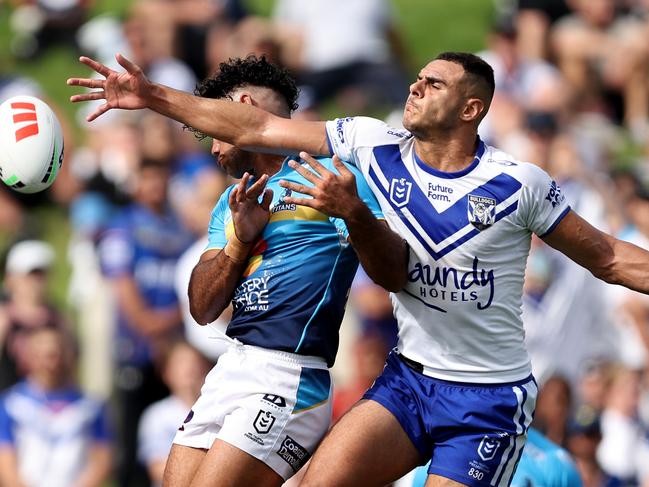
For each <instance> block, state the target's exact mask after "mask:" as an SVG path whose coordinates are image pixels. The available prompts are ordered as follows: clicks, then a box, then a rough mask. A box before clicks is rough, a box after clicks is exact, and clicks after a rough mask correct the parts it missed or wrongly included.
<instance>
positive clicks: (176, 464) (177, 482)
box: [162, 444, 207, 487]
mask: <svg viewBox="0 0 649 487" xmlns="http://www.w3.org/2000/svg"><path fill="white" fill-rule="evenodd" d="M206 453H207V452H206V451H205V450H203V449H201V448H191V447H189V446H182V445H176V444H173V445H172V446H171V452H170V453H169V459H168V460H167V465H166V466H165V473H164V476H163V478H162V484H163V485H164V486H165V487H189V485H190V484H191V482H192V479H193V478H194V475H195V474H196V471H197V470H198V467H199V466H200V464H201V462H202V461H203V458H205V454H206Z"/></svg>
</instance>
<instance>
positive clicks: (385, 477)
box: [300, 401, 421, 487]
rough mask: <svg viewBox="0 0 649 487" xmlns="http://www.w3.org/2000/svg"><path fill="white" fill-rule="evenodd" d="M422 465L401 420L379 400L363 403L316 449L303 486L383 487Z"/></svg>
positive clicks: (343, 419)
mask: <svg viewBox="0 0 649 487" xmlns="http://www.w3.org/2000/svg"><path fill="white" fill-rule="evenodd" d="M420 462H421V458H420V455H419V452H418V451H417V449H416V448H415V446H414V445H413V444H412V442H411V441H410V439H409V438H408V435H406V433H405V431H403V429H402V428H401V425H400V424H399V422H398V421H397V419H396V418H395V417H394V416H393V415H392V413H390V411H388V410H387V409H385V408H384V407H383V406H381V405H380V404H379V403H377V402H375V401H361V402H360V403H358V404H357V405H356V406H354V407H353V408H352V409H351V411H349V412H348V413H347V414H345V415H344V416H343V417H342V419H341V420H340V421H339V422H338V423H337V424H336V425H335V426H334V427H333V429H332V430H331V432H330V433H329V434H328V435H327V436H326V438H325V439H324V441H323V442H322V444H321V445H320V447H319V448H318V449H317V450H316V453H315V455H314V456H313V458H312V459H311V463H310V464H309V467H308V469H307V472H306V475H305V477H304V480H303V481H302V483H301V484H300V485H301V486H302V487H316V486H321V487H347V486H349V487H359V486H368V487H369V486H383V485H385V484H388V483H390V482H393V481H394V480H397V479H399V478H401V477H402V476H403V475H405V474H406V473H408V472H409V471H410V470H412V469H413V468H414V467H416V466H417V465H418V464H419V463H420Z"/></svg>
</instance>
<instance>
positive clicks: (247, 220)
mask: <svg viewBox="0 0 649 487" xmlns="http://www.w3.org/2000/svg"><path fill="white" fill-rule="evenodd" d="M250 178H251V176H250V174H248V173H244V175H243V177H242V178H241V180H240V181H239V184H238V185H237V187H236V188H234V189H233V190H232V191H231V192H230V197H229V199H228V204H229V206H230V211H231V212H232V222H233V223H234V233H235V234H236V236H237V238H238V239H239V240H240V241H241V242H244V243H250V242H252V241H253V240H255V239H256V238H257V236H258V235H259V234H260V233H261V232H262V230H263V229H264V227H265V226H266V224H267V223H268V220H269V218H270V203H271V201H272V200H273V190H272V189H265V188H266V183H268V175H266V174H264V175H263V176H261V177H260V178H259V180H258V181H256V182H255V183H254V184H253V185H251V186H250V187H249V188H247V189H246V186H248V182H249V181H250ZM262 193H263V194H264V196H263V197H262V200H261V203H260V202H259V196H261V194H262Z"/></svg>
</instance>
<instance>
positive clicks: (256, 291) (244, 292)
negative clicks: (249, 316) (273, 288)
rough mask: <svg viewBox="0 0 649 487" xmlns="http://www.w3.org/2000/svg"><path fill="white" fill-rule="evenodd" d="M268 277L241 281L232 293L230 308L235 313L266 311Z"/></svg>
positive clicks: (267, 303)
mask: <svg viewBox="0 0 649 487" xmlns="http://www.w3.org/2000/svg"><path fill="white" fill-rule="evenodd" d="M269 282H270V276H262V277H253V278H250V279H247V280H245V281H243V282H242V283H241V284H239V287H237V289H236V290H235V292H234V298H233V299H232V306H233V307H234V309H235V311H239V310H242V311H243V312H248V311H267V310H268V305H269V291H268V287H269V286H268V285H269Z"/></svg>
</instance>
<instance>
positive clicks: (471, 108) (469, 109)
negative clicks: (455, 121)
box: [460, 98, 485, 122]
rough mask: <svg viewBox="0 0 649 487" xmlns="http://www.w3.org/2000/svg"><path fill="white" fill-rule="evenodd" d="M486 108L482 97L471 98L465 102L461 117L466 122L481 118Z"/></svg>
mask: <svg viewBox="0 0 649 487" xmlns="http://www.w3.org/2000/svg"><path fill="white" fill-rule="evenodd" d="M484 109H485V105H484V102H483V101H482V100H481V99H480V98H469V99H468V100H467V101H466V103H465V104H464V108H463V109H462V113H461V114H460V119H461V120H462V121H464V122H473V121H476V120H480V119H481V118H482V117H481V115H482V113H483V112H484Z"/></svg>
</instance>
